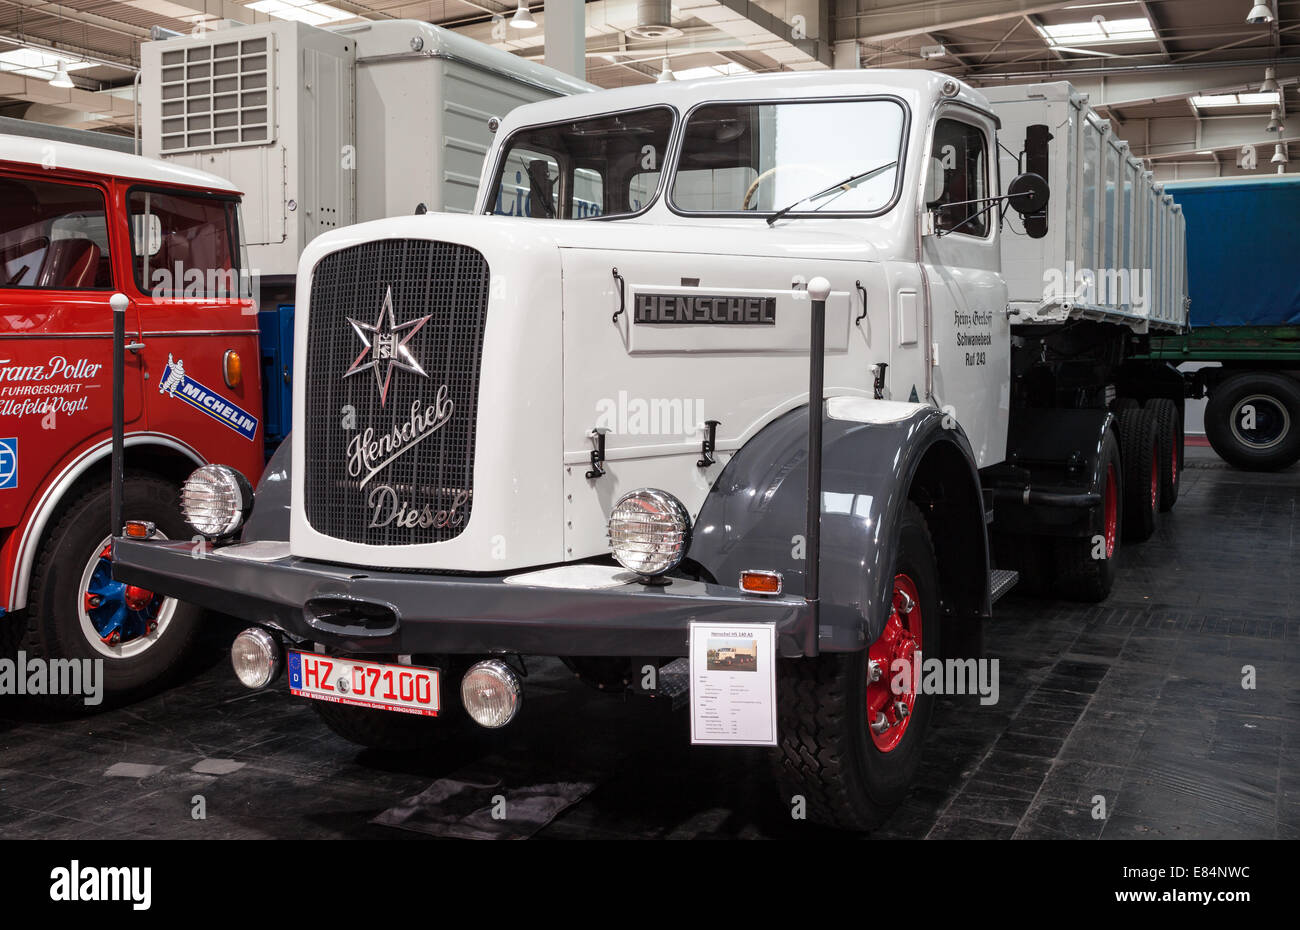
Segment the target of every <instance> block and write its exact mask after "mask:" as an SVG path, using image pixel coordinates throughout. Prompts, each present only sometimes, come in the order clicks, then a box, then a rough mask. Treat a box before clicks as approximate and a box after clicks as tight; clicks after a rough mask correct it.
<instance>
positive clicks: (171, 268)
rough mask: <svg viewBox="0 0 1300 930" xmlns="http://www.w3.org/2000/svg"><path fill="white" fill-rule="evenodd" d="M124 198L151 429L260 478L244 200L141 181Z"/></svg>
mask: <svg viewBox="0 0 1300 930" xmlns="http://www.w3.org/2000/svg"><path fill="white" fill-rule="evenodd" d="M121 196H122V198H123V205H124V211H123V212H124V215H125V216H126V217H128V218H129V237H130V242H131V244H130V253H131V256H130V257H131V266H130V272H129V274H130V277H131V282H130V283H131V288H132V295H133V303H134V304H135V306H136V308H137V310H138V313H139V319H140V343H141V349H140V355H141V358H142V359H143V361H144V365H145V369H146V371H145V391H144V393H145V406H146V410H147V417H148V422H149V428H150V430H152V431H154V432H160V433H165V434H167V435H171V436H176V437H178V438H179V439H181V440H182V441H184V442H185V443H187V444H188V445H190V446H192V447H194V448H195V449H196V450H198V452H199V453H200V454H201V455H202V456H203V457H204V458H205V459H207V460H208V461H212V462H219V463H223V464H227V465H231V466H232V467H235V468H237V469H238V470H240V471H241V472H243V473H244V475H245V476H247V477H248V479H249V480H250V481H256V479H257V477H258V475H260V474H261V470H262V464H263V461H264V458H263V446H262V441H263V437H262V422H261V421H262V418H263V415H262V393H261V379H260V360H259V356H258V347H257V315H256V311H257V307H256V305H255V303H254V302H253V300H252V299H251V298H250V296H249V295H250V293H251V291H250V287H249V284H248V281H249V279H248V277H247V272H246V270H245V269H243V268H242V267H241V249H240V247H239V228H238V205H239V202H238V199H237V198H235V197H234V196H231V195H228V194H215V193H209V192H204V191H197V190H188V189H184V188H167V187H155V186H148V185H142V184H137V185H132V186H129V187H124V189H123V190H122V192H121Z"/></svg>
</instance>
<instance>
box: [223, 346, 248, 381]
mask: <svg viewBox="0 0 1300 930" xmlns="http://www.w3.org/2000/svg"><path fill="white" fill-rule="evenodd" d="M221 376H222V377H223V378H225V379H226V387H228V388H237V387H239V385H240V384H242V383H243V381H244V360H243V359H241V358H240V357H239V353H238V352H236V351H235V350H234V349H227V350H226V354H225V356H224V357H223V358H222V359H221Z"/></svg>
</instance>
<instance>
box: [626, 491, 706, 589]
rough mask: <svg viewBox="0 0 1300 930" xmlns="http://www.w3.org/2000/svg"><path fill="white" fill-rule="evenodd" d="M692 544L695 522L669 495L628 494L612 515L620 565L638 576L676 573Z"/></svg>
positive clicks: (676, 500) (635, 492) (647, 492)
mask: <svg viewBox="0 0 1300 930" xmlns="http://www.w3.org/2000/svg"><path fill="white" fill-rule="evenodd" d="M690 542H691V518H690V516H689V515H688V514H687V513H686V508H685V507H683V506H682V504H681V501H679V500H678V499H677V498H675V497H673V496H672V495H671V494H669V493H668V492H667V491H659V490H656V489H654V488H641V489H640V490H639V491H632V492H631V493H630V494H624V495H623V497H622V498H620V499H619V502H618V503H617V504H615V505H614V510H613V512H612V513H610V515H609V544H610V548H611V549H613V551H614V558H615V559H617V560H618V564H619V565H622V566H623V567H624V568H626V569H627V570H628V571H631V572H636V573H637V574H638V575H662V574H663V573H664V572H667V571H672V569H674V568H676V567H677V563H678V562H680V561H681V560H682V557H683V556H685V555H686V548H687V547H688V546H689V545H690Z"/></svg>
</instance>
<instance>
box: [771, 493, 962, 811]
mask: <svg viewBox="0 0 1300 930" xmlns="http://www.w3.org/2000/svg"><path fill="white" fill-rule="evenodd" d="M938 594H939V573H938V569H937V567H936V562H935V556H934V545H933V543H932V542H931V540H930V533H929V530H928V528H927V527H926V524H925V518H924V517H922V515H921V512H920V510H918V509H917V507H916V505H914V504H910V503H909V504H908V505H907V510H906V512H905V514H904V517H903V524H902V527H901V528H900V546H899V557H898V562H897V564H896V565H895V567H894V601H893V610H892V612H891V613H890V616H889V619H888V621H887V623H886V626H885V629H884V632H883V633H882V634H881V635H880V637H878V638H877V640H876V642H874V643H873V644H872V645H871V647H870V649H867V650H863V651H861V652H848V653H827V654H824V655H822V656H819V657H817V658H815V659H782V660H779V661H778V666H777V667H778V673H777V674H778V678H777V707H778V722H779V726H780V736H779V739H780V744H779V746H778V748H777V749H776V750H775V751H774V753H773V762H774V765H775V769H776V779H777V783H778V784H779V785H780V787H781V791H782V796H783V798H784V801H785V802H786V803H789V804H793V803H797V799H798V798H802V799H803V803H804V805H805V810H806V813H807V815H808V817H809V819H811V820H813V821H815V822H817V823H821V824H824V825H826V826H833V827H840V828H844V829H850V830H869V829H871V828H872V827H875V826H877V825H878V824H879V823H880V822H881V821H882V820H884V819H885V817H887V816H888V815H889V813H890V812H891V811H892V810H893V809H894V808H895V807H896V806H897V805H898V803H899V802H900V801H902V799H903V797H904V796H905V795H906V794H907V791H908V789H909V787H910V786H911V784H912V780H913V777H914V776H915V774H916V769H917V766H918V765H919V764H920V761H921V744H922V742H923V741H924V739H925V732H926V729H927V728H928V726H929V722H930V713H931V711H932V709H933V702H934V697H933V696H932V695H927V694H916V693H914V692H912V690H911V685H910V682H909V683H908V684H905V685H903V688H902V691H901V693H898V694H895V693H893V692H892V689H891V682H892V680H893V678H894V675H893V673H892V672H891V671H890V665H891V663H892V662H893V661H895V660H897V659H906V660H908V661H909V662H911V661H915V658H916V656H917V655H918V654H919V653H921V652H922V651H924V653H925V654H926V655H931V656H942V655H943V650H942V646H941V644H940V642H939V637H940V635H941V634H940V632H939V630H940V620H939V596H938ZM872 662H875V663H878V664H879V666H880V670H881V674H880V676H879V679H878V680H877V681H875V682H872V681H870V680H869V677H870V673H871V665H870V664H869V663H872Z"/></svg>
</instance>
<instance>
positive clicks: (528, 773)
mask: <svg viewBox="0 0 1300 930" xmlns="http://www.w3.org/2000/svg"><path fill="white" fill-rule="evenodd" d="M1298 498H1300V467H1296V468H1292V469H1290V470H1289V471H1287V472H1284V473H1280V474H1271V475H1254V474H1246V473H1243V472H1238V471H1234V470H1231V469H1229V468H1227V467H1226V466H1224V465H1223V464H1222V463H1220V462H1219V460H1218V459H1217V458H1216V457H1215V456H1214V455H1213V453H1211V452H1210V451H1209V450H1207V449H1189V451H1188V462H1187V470H1186V473H1185V476H1184V484H1183V488H1182V497H1181V498H1180V500H1179V503H1178V507H1177V509H1176V510H1175V511H1174V513H1173V514H1170V515H1168V517H1167V519H1165V521H1164V523H1163V525H1162V526H1161V528H1160V531H1159V533H1158V535H1157V537H1156V538H1154V539H1152V540H1151V541H1150V542H1147V543H1145V544H1143V545H1140V546H1130V547H1127V548H1125V549H1124V551H1123V555H1122V563H1121V580H1120V582H1119V584H1118V586H1117V588H1116V590H1115V593H1114V594H1113V595H1112V596H1111V598H1110V600H1109V601H1108V602H1106V603H1105V604H1104V605H1101V606H1094V607H1084V606H1077V605H1071V604H1064V603H1057V602H1051V601H1042V600H1035V599H1032V598H1028V597H1023V596H1018V595H1016V594H1012V595H1011V596H1009V597H1008V598H1007V599H1005V600H1004V601H1002V602H1001V603H1000V604H999V605H998V608H997V610H996V619H995V620H994V622H993V623H992V624H991V627H990V630H989V636H988V647H989V655H990V657H995V658H998V659H1000V660H1001V700H1000V702H999V703H998V704H997V705H996V706H993V707H980V706H979V704H978V703H977V702H976V701H975V700H974V699H945V701H944V702H942V703H941V704H940V705H939V708H938V710H937V712H936V715H935V719H934V721H933V729H932V731H931V733H930V736H929V740H928V742H927V751H926V758H925V763H924V767H923V770H922V773H921V776H920V779H919V781H918V783H917V784H916V787H915V790H914V791H913V792H912V793H911V795H910V796H909V798H908V799H907V801H906V802H905V803H904V804H903V806H902V807H901V808H900V809H899V810H898V812H897V813H896V815H895V816H894V817H893V818H892V819H891V820H890V821H889V822H888V823H887V824H886V825H885V826H884V827H883V828H882V829H881V830H879V831H878V832H877V833H875V834H874V836H875V837H877V838H883V837H935V838H938V837H997V838H1003V837H1017V838H1020V837H1060V838H1092V839H1095V838H1098V837H1101V838H1104V839H1110V838H1134V837H1216V838H1235V837H1241V838H1274V837H1277V838H1290V839H1296V838H1300V661H1298V660H1300V578H1298V577H1297V575H1296V572H1295V566H1296V560H1297V555H1298V554H1300V553H1298V552H1297V548H1298V547H1300V541H1297V533H1298V532H1300V518H1298V517H1297V500H1298ZM214 629H216V630H217V631H219V632H214V634H213V636H212V637H211V638H212V639H213V641H214V643H213V644H214V648H213V649H212V651H211V653H210V658H209V662H208V666H207V667H206V668H203V669H199V670H197V671H196V675H195V677H193V678H192V679H191V680H189V681H188V682H187V683H185V684H183V685H181V686H178V687H175V688H172V689H171V690H169V691H167V692H166V693H164V694H161V695H159V696H157V697H154V698H151V699H148V700H145V701H143V702H141V703H139V704H137V705H135V706H133V707H129V708H125V709H118V710H113V711H109V712H106V713H102V714H99V715H96V716H87V717H81V718H77V719H52V718H49V717H47V716H41V715H40V714H39V713H38V711H36V710H32V709H29V708H26V707H24V706H22V705H15V704H13V703H8V704H5V703H0V837H14V838H17V837H56V838H73V837H195V838H200V837H201V838H225V837H240V838H263V837H304V838H313V837H376V838H394V839H401V838H420V837H422V836H424V835H426V834H427V832H429V830H430V829H435V830H436V829H439V828H430V827H429V818H428V817H427V816H426V817H423V818H422V817H420V816H415V817H413V818H411V819H410V820H408V822H418V823H420V824H421V825H422V826H424V827H425V830H424V832H415V831H414V830H412V829H405V828H397V827H391V826H380V825H377V824H374V823H372V822H371V821H372V819H374V818H375V817H377V816H379V815H381V814H383V813H384V812H386V811H390V812H391V811H392V809H395V808H396V809H398V810H399V811H402V812H405V814H407V815H409V814H410V813H411V810H412V808H413V807H414V808H419V805H418V804H409V803H406V804H404V802H405V801H407V799H410V798H412V797H413V796H415V795H419V794H421V793H423V792H428V794H426V795H425V797H426V799H427V798H429V797H431V796H434V795H438V794H439V793H441V794H443V795H445V794H448V793H449V792H452V791H454V790H456V789H463V788H464V787H465V786H466V785H469V786H477V789H474V788H470V789H465V792H467V793H464V792H463V793H462V795H461V796H460V800H459V803H460V806H461V808H463V809H464V810H463V813H464V814H465V817H464V818H463V821H464V822H463V824H462V826H463V827H464V829H467V830H469V831H470V832H473V831H474V830H486V831H489V832H490V831H492V830H493V829H500V828H501V826H502V825H503V824H497V823H494V822H493V821H492V820H491V818H490V816H489V815H487V814H485V813H484V812H483V811H479V812H478V814H477V815H472V814H471V811H470V810H469V808H472V807H475V806H481V804H489V803H490V798H491V797H492V796H493V795H495V794H498V793H500V794H502V795H503V796H505V797H506V798H508V799H510V798H515V797H524V796H525V795H529V794H530V793H531V794H533V795H536V794H538V792H536V791H530V789H533V788H535V787H536V786H538V785H545V786H551V787H550V788H549V789H546V790H543V791H541V792H540V794H541V795H542V796H543V797H545V796H546V795H548V794H549V795H555V794H561V795H564V796H565V797H567V798H569V799H571V800H573V799H576V800H574V802H573V803H572V804H570V806H568V807H565V808H564V809H562V810H561V811H560V812H559V813H558V815H557V816H555V818H554V820H553V821H551V822H550V824H549V825H548V826H545V827H543V828H542V829H540V830H539V831H537V832H536V835H537V836H539V837H552V838H564V837H627V836H631V837H683V838H691V837H787V836H819V835H822V834H821V833H820V831H819V830H818V829H817V828H815V827H812V826H810V825H808V824H807V823H805V822H802V821H795V820H792V819H791V818H790V816H789V814H788V813H787V809H786V808H785V807H784V806H783V805H782V804H781V803H780V802H779V800H778V799H777V797H776V794H775V791H774V788H773V786H772V784H771V782H770V780H769V778H768V776H767V773H766V757H765V755H764V754H763V752H762V751H760V750H747V749H722V748H697V749H692V748H691V747H690V746H689V745H688V739H689V736H688V722H687V719H686V716H685V714H684V713H683V712H678V713H676V714H673V713H672V712H670V711H669V710H668V709H667V708H666V707H665V706H664V705H663V704H662V703H655V702H651V701H647V700H643V699H642V700H636V699H633V700H629V701H623V700H621V699H618V698H610V697H605V696H601V695H597V694H594V693H592V692H590V691H589V690H588V689H587V688H586V687H585V686H583V685H581V684H579V683H577V682H575V681H573V680H572V679H570V678H569V677H568V676H567V674H566V673H565V672H564V669H563V668H562V667H560V666H559V665H558V663H554V662H540V660H539V661H537V662H533V663H531V668H530V672H531V673H532V674H531V676H530V678H529V680H528V688H527V700H526V705H525V711H524V712H523V714H522V715H521V717H520V719H519V720H518V721H517V722H516V723H515V724H512V725H511V726H510V727H508V728H507V730H506V732H504V733H496V734H491V733H487V732H485V731H481V730H473V729H467V730H466V731H464V732H463V733H460V734H459V735H455V736H452V737H450V738H448V739H447V740H446V741H445V742H443V743H441V744H440V745H439V746H438V748H437V750H436V752H433V753H431V754H429V755H427V756H423V757H414V758H412V757H395V756H392V755H387V754H382V753H378V752H374V751H363V750H359V749H357V748H355V747H353V746H351V745H350V744H348V743H346V742H344V741H343V740H341V739H339V738H337V737H335V736H333V735H332V734H330V733H329V732H328V731H326V730H325V729H324V727H323V726H322V725H321V724H320V723H319V721H318V720H317V719H316V717H315V714H314V713H313V712H312V709H311V707H310V706H308V702H307V701H304V700H300V699H296V698H291V697H290V696H289V695H288V694H287V693H282V692H279V691H277V692H275V693H267V692H258V693H249V692H247V691H244V690H242V689H241V688H240V686H239V685H238V684H237V683H236V681H235V679H234V677H233V675H232V674H231V673H230V671H229V666H228V663H227V662H226V661H225V659H224V656H223V655H222V649H221V647H222V646H223V645H224V644H222V643H221V642H219V637H220V635H225V636H227V637H228V636H229V635H231V632H232V631H231V630H227V629H226V627H224V626H216V627H214ZM225 642H226V643H228V642H229V639H228V638H227V639H226V641H225ZM1243 666H1253V668H1254V669H1255V675H1256V684H1257V686H1256V687H1255V689H1253V690H1248V689H1245V688H1243V687H1242V679H1243ZM281 684H282V683H281ZM10 700H11V699H0V701H10ZM214 760H215V761H214ZM221 760H229V762H228V763H227V762H224V761H221ZM205 769H207V770H208V772H207V773H205V772H204V770H205ZM212 772H217V773H219V774H212ZM497 779H501V780H502V781H503V782H504V787H501V786H500V785H498V784H497V783H496V781H497ZM475 790H477V792H478V793H477V794H475V793H474V791H475ZM197 796H202V799H203V805H204V807H205V808H206V819H203V820H196V819H194V817H193V816H192V814H193V813H194V811H195V807H196V804H197V803H198V802H197V801H196V797H197ZM1097 796H1101V797H1102V798H1104V803H1105V813H1106V817H1105V819H1096V818H1094V817H1093V811H1094V808H1095V806H1096V804H1097V802H1096V800H1095V799H1096V798H1097ZM467 799H468V800H469V802H471V803H468V804H467V803H466V801H467ZM476 799H477V800H476ZM534 800H535V799H534ZM480 802H481V804H480ZM455 806H456V805H455V803H453V802H451V801H448V802H446V804H444V805H443V806H442V807H435V808H434V809H433V813H434V814H437V813H438V811H439V810H444V811H445V810H447V809H451V808H454V807H455ZM523 806H527V805H523ZM544 806H545V805H544V804H542V805H541V807H544ZM539 809H540V808H539V807H538V805H537V804H536V803H533V805H532V808H531V812H532V813H533V814H536V815H537V816H538V817H539V819H540V820H541V821H543V822H544V820H545V817H546V816H547V813H548V812H545V811H542V812H541V813H538V811H539ZM417 814H418V811H417ZM426 814H427V810H426ZM388 816H389V817H393V816H398V815H394V814H392V813H390V814H389V815H388ZM509 822H510V820H509V818H507V820H506V821H505V824H509ZM514 828H515V829H518V830H520V832H524V833H527V832H530V829H529V828H528V827H527V826H519V825H518V824H517V823H516V824H515V827H514ZM440 829H441V830H442V832H447V828H446V826H445V825H443V827H441V828H440ZM458 829H459V828H458ZM453 832H454V831H453ZM462 832H463V830H462Z"/></svg>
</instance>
